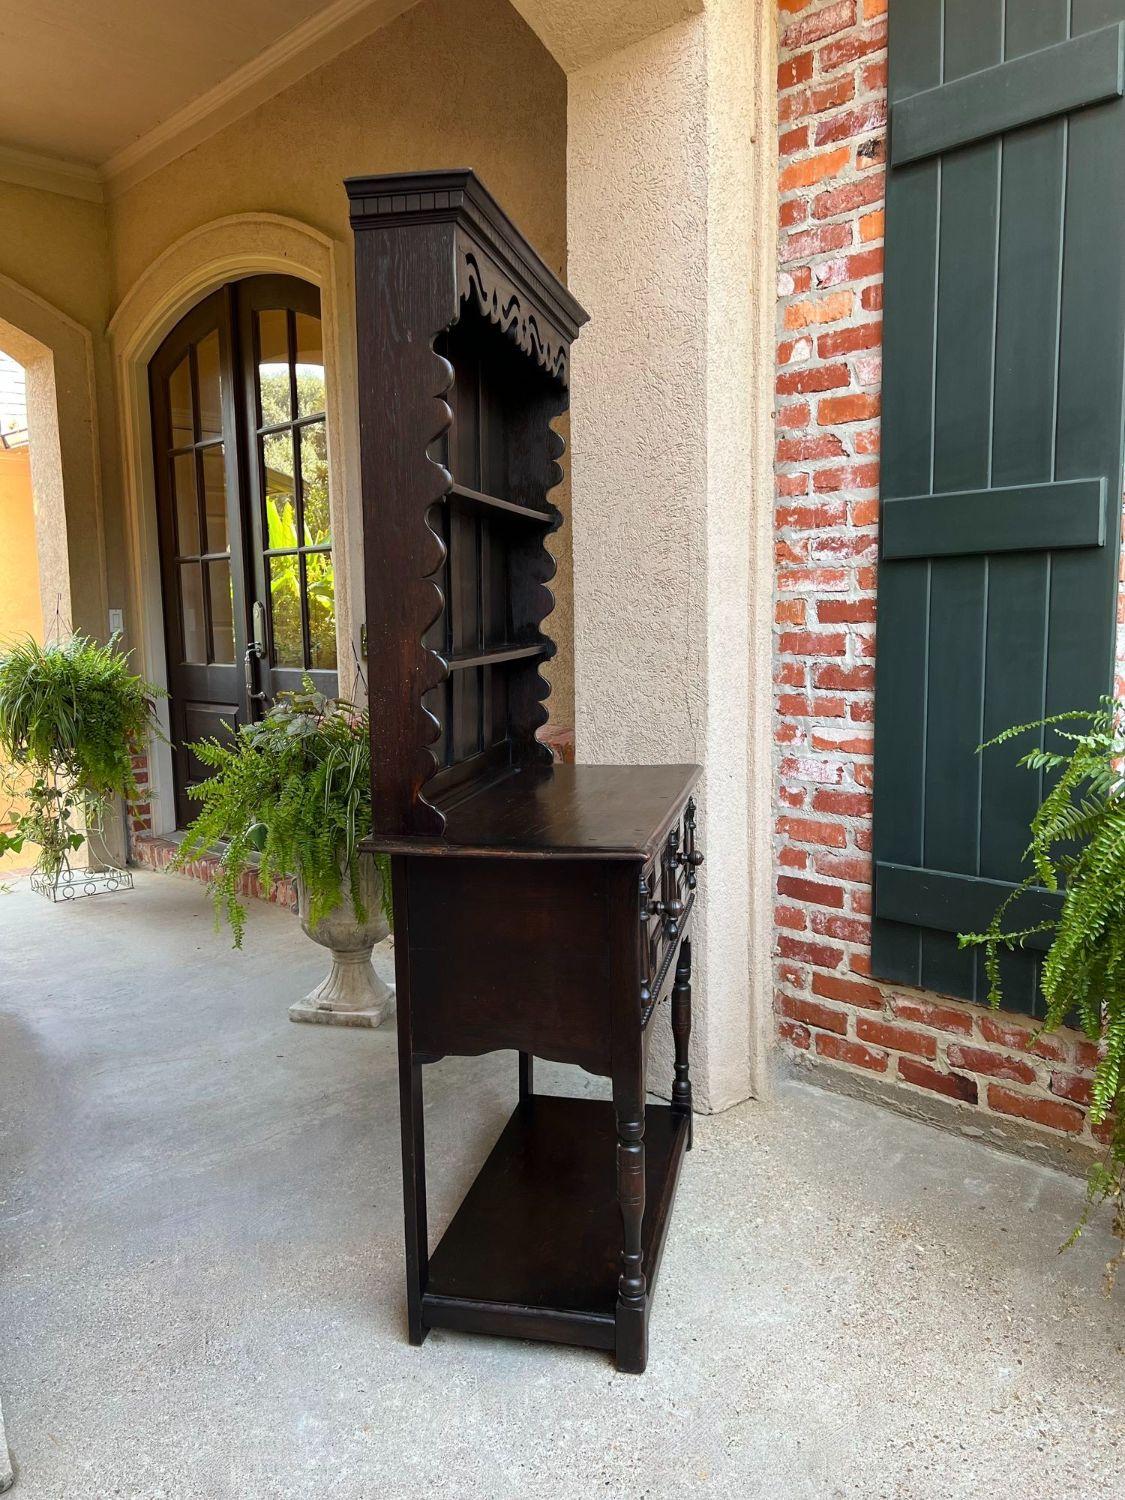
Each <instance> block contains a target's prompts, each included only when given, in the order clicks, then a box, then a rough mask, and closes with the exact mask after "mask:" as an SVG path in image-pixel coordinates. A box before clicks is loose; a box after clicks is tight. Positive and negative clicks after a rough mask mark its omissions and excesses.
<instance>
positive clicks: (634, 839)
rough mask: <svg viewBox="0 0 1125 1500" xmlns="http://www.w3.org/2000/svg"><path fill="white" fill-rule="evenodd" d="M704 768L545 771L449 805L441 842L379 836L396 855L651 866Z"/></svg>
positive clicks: (374, 841) (521, 774)
mask: <svg viewBox="0 0 1125 1500" xmlns="http://www.w3.org/2000/svg"><path fill="white" fill-rule="evenodd" d="M700 769H701V768H700V767H699V766H544V767H538V766H536V767H525V768H523V769H520V770H513V771H512V772H510V773H509V774H508V775H505V776H504V777H503V778H502V779H500V780H498V781H495V782H493V783H491V785H489V786H486V787H483V788H482V789H481V790H479V791H476V792H473V793H471V794H470V795H468V796H466V797H465V798H464V800H463V801H458V802H456V803H450V804H445V805H443V806H442V811H443V812H444V814H445V816H446V819H447V822H446V828H445V833H444V835H443V836H442V837H440V838H431V837H417V836H414V835H395V834H375V835H374V836H373V837H372V838H371V839H369V840H368V841H367V847H368V848H370V849H374V850H378V851H380V852H383V853H389V854H430V855H477V856H480V857H483V858H497V859H499V858H511V857H517V858H525V859H526V858H542V859H552V858H554V859H582V858H586V859H632V860H637V859H639V860H647V859H650V858H651V857H652V855H653V854H655V852H656V850H657V849H658V848H659V847H660V845H661V843H662V842H663V840H664V839H665V837H666V836H667V834H668V830H669V829H670V828H671V826H672V824H673V822H674V821H675V819H676V816H677V814H678V813H679V811H680V809H681V807H682V806H683V804H684V800H685V799H686V797H687V795H688V793H689V792H690V791H691V789H692V787H693V786H694V785H695V783H696V782H697V781H698V779H699V776H700Z"/></svg>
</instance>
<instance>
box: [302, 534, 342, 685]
mask: <svg viewBox="0 0 1125 1500" xmlns="http://www.w3.org/2000/svg"><path fill="white" fill-rule="evenodd" d="M305 580H306V582H305V589H306V596H307V599H308V606H309V666H310V667H311V668H312V669H313V670H319V671H322V672H334V671H335V670H336V581H335V575H334V572H333V568H332V554H331V552H307V553H306V554H305Z"/></svg>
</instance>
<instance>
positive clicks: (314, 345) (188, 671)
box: [149, 276, 337, 825]
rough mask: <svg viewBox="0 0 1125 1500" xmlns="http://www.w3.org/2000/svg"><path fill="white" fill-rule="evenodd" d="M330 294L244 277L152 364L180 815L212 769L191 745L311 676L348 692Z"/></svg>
mask: <svg viewBox="0 0 1125 1500" xmlns="http://www.w3.org/2000/svg"><path fill="white" fill-rule="evenodd" d="M323 347H324V346H323V338H322V330H321V318H320V296H319V293H318V291H317V289H316V288H315V287H313V286H310V285H309V284H308V283H307V282H304V281H299V280H297V279H296V278H293V277H288V276H255V277H248V278H246V279H245V280H241V281H235V282H231V283H229V284H228V285H226V286H222V287H220V288H218V290H216V291H214V292H212V293H211V295H210V296H208V297H207V298H205V299H204V300H203V301H202V302H200V303H199V304H198V305H197V306H196V307H194V308H193V309H192V310H191V312H189V313H188V314H187V315H186V316H185V317H184V318H182V319H181V321H180V322H179V323H178V324H177V325H176V327H175V328H174V329H173V330H172V332H171V333H170V334H169V335H168V336H167V338H166V339H165V340H164V342H163V343H162V344H161V346H160V348H159V349H158V350H157V352H156V354H155V355H154V357H153V359H152V362H151V364H150V366H149V389H150V396H151V401H152V431H153V446H154V466H155V475H156V496H157V512H158V533H159V541H160V563H161V580H162V587H163V609H164V634H165V646H166V652H167V664H168V690H169V696H170V704H169V707H170V714H169V720H170V727H171V739H172V757H173V766H174V772H175V800H176V819H177V822H178V823H179V824H181V825H183V824H184V823H185V822H187V821H189V820H190V818H191V817H192V816H193V810H194V809H193V803H192V801H191V799H190V798H189V796H188V790H189V788H190V787H191V786H192V785H194V784H195V783H197V782H198V781H199V780H200V779H201V777H202V776H204V775H205V774H206V772H205V768H204V767H203V766H202V765H201V764H200V763H199V761H198V760H196V758H195V757H194V756H193V755H192V754H191V751H190V750H189V749H188V748H187V746H188V745H190V744H191V743H192V742H193V741H195V740H199V739H202V738H205V737H211V736H215V735H218V736H222V735H223V734H224V733H225V730H224V725H225V724H229V725H234V726H237V725H238V724H243V723H247V722H249V721H250V720H252V719H253V718H255V717H257V716H259V715H260V714H261V713H262V712H263V710H264V709H265V707H267V706H268V704H269V703H270V701H272V699H273V698H275V697H276V695H277V694H278V693H279V692H284V691H289V690H292V689H295V688H298V687H300V685H301V682H302V680H303V678H304V677H305V676H306V675H307V676H308V677H310V678H311V679H312V680H313V682H314V683H315V685H316V686H317V687H318V688H319V689H320V690H321V691H322V692H326V693H329V694H331V693H334V692H335V691H336V684H337V660H336V599H335V578H334V569H333V557H332V532H331V525H330V520H329V504H328V453H327V430H326V416H325V404H326V402H325V378H324V352H323Z"/></svg>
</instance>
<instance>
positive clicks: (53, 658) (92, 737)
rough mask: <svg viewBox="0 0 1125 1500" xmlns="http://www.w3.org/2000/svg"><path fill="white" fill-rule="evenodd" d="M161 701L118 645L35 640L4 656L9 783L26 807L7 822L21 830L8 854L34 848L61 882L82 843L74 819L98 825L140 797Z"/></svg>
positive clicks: (0, 683) (0, 747)
mask: <svg viewBox="0 0 1125 1500" xmlns="http://www.w3.org/2000/svg"><path fill="white" fill-rule="evenodd" d="M155 696H156V690H155V689H154V688H152V687H150V686H149V684H148V683H146V682H145V681H144V680H143V679H142V678H140V677H137V676H135V675H134V674H133V673H132V672H130V670H129V658H128V655H127V653H125V652H123V651H122V650H121V649H120V647H119V646H118V644H117V640H116V638H114V639H113V640H111V641H109V642H108V644H105V645H103V644H102V643H101V642H99V641H92V640H90V639H88V638H87V637H86V636H83V635H76V634H75V635H68V636H64V637H63V638H62V639H61V640H58V641H54V642H51V643H49V644H48V645H42V646H41V645H40V644H39V642H38V641H35V640H32V639H31V638H30V637H28V638H27V639H26V640H20V641H17V642H15V643H14V644H13V645H12V646H11V647H10V648H9V649H8V651H7V652H6V654H5V655H3V656H2V657H0V757H2V758H3V761H4V762H5V765H4V769H3V782H4V785H5V788H6V789H7V790H8V791H9V792H10V794H11V796H12V798H13V803H16V802H23V803H24V804H25V807H24V809H23V810H22V811H17V810H16V807H15V806H13V808H12V810H11V812H10V813H9V816H8V818H7V819H6V820H5V821H6V822H7V823H8V825H9V827H12V828H13V829H14V831H13V832H12V833H0V854H3V853H6V852H7V851H8V850H17V851H18V850H20V849H21V848H22V847H23V845H24V843H25V842H27V843H33V844H36V845H38V847H39V851H40V853H39V859H38V861H37V865H36V868H37V869H38V870H39V871H40V873H41V874H43V875H46V876H47V877H48V878H50V879H56V878H57V877H58V876H59V875H60V874H61V873H62V871H63V870H64V869H65V868H66V867H67V864H68V862H69V857H70V855H71V853H73V852H74V850H76V849H78V848H80V847H81V845H82V842H83V836H82V835H81V834H80V833H78V832H76V831H75V829H74V827H73V823H72V819H73V816H74V813H75V812H76V811H77V810H78V809H79V808H80V807H81V808H84V810H85V813H86V820H87V826H90V824H91V822H92V821H96V820H97V819H98V818H99V817H100V815H101V812H102V810H103V809H104V807H105V805H106V803H107V802H108V800H109V799H110V798H111V797H114V796H118V797H128V796H130V795H132V793H133V792H134V791H135V790H136V786H135V783H134V780H133V766H132V752H133V749H134V747H135V746H137V745H142V744H144V743H145V742H146V740H147V739H148V736H149V734H150V733H152V732H154V731H156V722H155V718H154V714H153V700H154V697H155ZM156 732H158V731H156ZM24 783H26V784H24Z"/></svg>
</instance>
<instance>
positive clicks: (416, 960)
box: [348, 172, 702, 1373]
mask: <svg viewBox="0 0 1125 1500" xmlns="http://www.w3.org/2000/svg"><path fill="white" fill-rule="evenodd" d="M348 192H349V195H350V197H351V214H352V224H353V226H354V229H355V235H356V297H357V327H358V334H359V375H360V382H359V384H360V434H361V443H362V484H363V506H364V539H365V552H366V577H367V618H368V651H369V655H368V680H369V684H370V707H371V725H372V764H373V775H372V790H373V797H374V820H373V821H374V831H373V834H372V836H371V838H370V840H369V841H368V847H370V848H372V849H375V850H381V851H384V852H387V853H390V855H391V856H392V859H391V864H392V870H393V893H394V910H395V966H396V977H397V982H398V1035H399V1082H400V1090H399V1099H400V1109H401V1114H402V1170H403V1205H404V1214H405V1229H406V1281H407V1307H406V1312H407V1331H408V1336H409V1338H410V1341H411V1342H412V1343H415V1344H420V1343H421V1342H422V1340H423V1339H424V1338H425V1336H426V1332H427V1330H428V1329H429V1328H436V1327H440V1328H450V1329H462V1330H468V1331H473V1332H477V1333H493V1334H503V1335H507V1336H509V1337H519V1338H537V1339H544V1340H547V1341H553V1342H561V1343H573V1344H582V1345H587V1346H589V1347H592V1348H595V1349H603V1350H609V1351H612V1352H613V1354H614V1357H615V1359H616V1362H617V1367H618V1369H620V1370H624V1371H630V1372H636V1373H639V1372H641V1371H643V1370H644V1368H645V1363H646V1359H647V1352H648V1322H649V1314H650V1310H651V1306H652V1296H653V1287H654V1284H655V1279H656V1273H657V1270H658V1267H659V1262H660V1254H661V1250H662V1247H663V1244H664V1239H665V1235H666V1232H667V1228H668V1222H669V1218H670V1214H671V1207H672V1200H673V1197H674V1195H675V1189H676V1182H677V1179H678V1174H679V1170H680V1162H681V1160H682V1158H683V1154H684V1151H685V1150H686V1149H687V1146H688V1145H690V1142H691V1083H690V1078H689V1074H688V1056H687V1047H688V1036H689V1033H690V1028H691V985H690V977H691V959H690V945H689V942H688V934H689V932H690V929H691V921H692V915H693V909H694V905H695V900H696V887H697V884H698V870H699V865H700V863H701V861H702V855H701V854H700V852H699V851H698V850H697V849H696V847H695V825H694V803H693V802H692V801H691V798H690V793H691V789H692V787H693V786H694V785H695V782H696V780H697V778H698V776H699V774H700V773H699V767H698V766H687V765H677V766H555V765H553V764H552V762H551V757H550V754H549V752H548V751H547V749H546V748H545V747H544V746H543V745H541V744H540V743H539V741H538V739H537V731H538V730H539V729H540V728H541V727H542V726H543V725H544V724H545V723H546V720H547V713H546V708H545V701H546V698H547V693H548V686H547V682H546V680H545V678H544V677H543V675H542V670H541V669H542V667H543V664H544V663H545V662H547V661H549V660H550V659H551V657H552V656H553V655H554V654H555V644H554V642H553V641H552V640H551V639H550V636H549V635H548V634H547V633H546V632H545V630H544V625H545V622H546V621H547V620H548V617H549V615H550V612H551V609H552V608H553V603H554V601H553V598H552V596H551V591H550V587H549V585H550V581H551V578H552V576H553V574H554V567H555V565H554V561H553V559H552V558H551V555H550V553H549V552H548V551H547V548H546V545H545V544H546V540H547V537H548V536H549V535H550V533H551V532H553V531H555V530H556V529H557V528H558V526H559V525H560V524H561V521H562V517H561V514H560V512H559V511H558V509H557V507H555V506H554V505H552V503H551V500H550V492H551V490H552V488H553V487H554V486H555V485H556V484H557V483H558V482H559V479H560V477H561V469H560V467H559V463H558V460H559V458H560V456H561V454H562V442H561V440H560V438H559V437H558V435H557V434H556V433H555V432H554V430H553V427H552V424H553V423H554V422H555V421H556V419H557V418H558V417H559V416H561V415H562V413H563V412H565V411H566V409H567V402H568V382H569V368H570V345H571V341H572V340H573V338H574V337H575V336H576V335H577V333H578V329H579V327H580V326H581V324H582V323H583V322H584V321H585V314H584V313H583V312H582V309H581V308H580V307H579V306H578V304H577V303H576V302H575V301H574V299H573V298H572V297H571V296H570V294H569V293H568V292H567V290H566V288H565V287H563V286H562V285H561V283H560V282H558V280H557V279H556V278H555V277H554V276H553V275H552V274H551V272H550V271H549V269H548V268H547V267H546V266H545V265H544V264H543V262H542V261H541V260H540V259H539V257H538V256H537V255H536V254H535V252H534V251H533V250H532V249H531V247H530V246H529V245H528V244H527V242H526V241H525V240H524V239H523V238H522V236H521V235H520V234H519V232H518V231H517V230H516V229H515V227H514V226H513V225H512V224H511V222H510V220H508V219H507V217H506V216H505V215H504V214H503V212H502V211H501V210H500V208H499V207H498V206H497V204H496V203H495V202H494V200H493V199H492V198H491V197H490V196H489V195H488V194H487V193H486V192H485V190H484V189H483V188H482V187H481V185H480V183H479V182H477V180H476V179H475V177H473V175H472V173H470V172H436V173H417V174H410V175H406V176H402V175H400V176H394V177H385V178H365V179H358V180H355V181H353V182H350V183H349V184H348ZM669 1002H670V1004H671V1007H672V1012H673V1031H674V1035H675V1039H676V1064H675V1077H674V1079H673V1080H672V1081H671V1089H672V1095H673V1104H672V1105H671V1106H670V1107H665V1106H653V1105H648V1106H647V1107H646V1102H645V1082H646V1065H647V1051H648V1041H649V1037H650V1034H651V1033H650V1029H649V1026H648V1022H649V1020H650V1019H651V1016H652V1015H653V1013H654V1012H655V1009H656V1008H657V1006H659V1005H662V1004H665V1003H669ZM502 1049H513V1050H515V1051H516V1052H517V1053H518V1055H519V1067H518V1078H514V1079H513V1084H514V1085H515V1084H517V1083H518V1100H519V1102H518V1104H517V1106H516V1111H515V1113H514V1114H513V1116H512V1118H511V1120H510V1121H509V1123H508V1125H507V1127H506V1128H505V1130H504V1132H503V1134H502V1135H501V1137H500V1140H499V1141H498V1142H497V1144H496V1146H495V1148H494V1150H493V1151H492V1154H491V1155H490V1157H489V1159H488V1161H487V1162H486V1163H485V1164H484V1166H483V1168H482V1169H481V1172H480V1174H479V1176H478V1177H477V1179H476V1182H475V1183H474V1185H473V1186H472V1188H470V1190H469V1193H468V1195H467V1196H466V1198H465V1201H464V1203H463V1204H462V1206H461V1208H460V1209H459V1210H458V1212H457V1213H456V1215H455V1216H454V1219H453V1221H452V1223H451V1224H450V1226H449V1228H448V1229H447V1230H446V1232H445V1234H444V1235H443V1236H442V1239H441V1242H440V1244H439V1245H438V1247H437V1249H436V1250H435V1251H434V1252H433V1254H432V1255H431V1254H430V1248H429V1237H428V1226H427V1206H426V1165H425V1136H424V1110H423V1097H422V1094H423V1076H424V1069H425V1067H426V1065H427V1064H429V1063H431V1062H434V1061H436V1060H438V1059H439V1058H441V1057H445V1056H448V1055H455V1056H463V1057H471V1056H477V1055H480V1054H482V1053H485V1052H491V1051H496V1050H502ZM536 1057H541V1058H545V1059H549V1060H552V1061H557V1062H564V1063H571V1064H577V1065H579V1066H581V1067H583V1068H585V1069H586V1070H587V1071H588V1072H590V1073H593V1074H596V1075H600V1076H602V1077H605V1078H608V1079H609V1080H610V1083H611V1089H612V1103H606V1102H593V1101H590V1100H579V1099H559V1098H552V1097H545V1096H543V1095H540V1094H537V1093H536V1092H535V1063H534V1060H535V1058H536Z"/></svg>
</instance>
